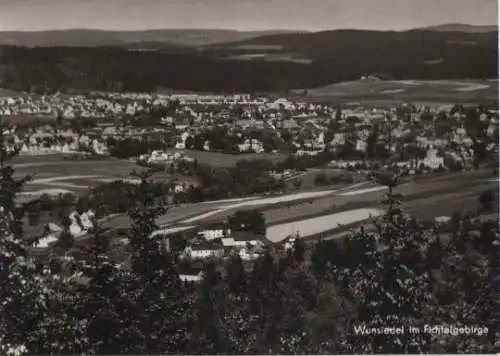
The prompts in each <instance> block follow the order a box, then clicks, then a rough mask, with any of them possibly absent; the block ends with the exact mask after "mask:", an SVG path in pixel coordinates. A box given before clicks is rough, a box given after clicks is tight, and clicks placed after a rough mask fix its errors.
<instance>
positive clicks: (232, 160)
mask: <svg viewBox="0 0 500 356" xmlns="http://www.w3.org/2000/svg"><path fill="white" fill-rule="evenodd" d="M167 152H168V153H174V152H181V153H184V154H186V155H188V156H190V157H193V158H195V159H197V160H198V163H204V164H208V165H210V166H212V167H217V168H226V167H234V166H235V165H236V162H238V161H241V160H244V159H246V160H256V159H267V160H270V161H272V162H274V163H276V162H281V161H284V160H285V159H286V155H285V154H281V153H246V154H240V155H231V154H226V153H219V152H206V151H197V150H182V149H169V150H167Z"/></svg>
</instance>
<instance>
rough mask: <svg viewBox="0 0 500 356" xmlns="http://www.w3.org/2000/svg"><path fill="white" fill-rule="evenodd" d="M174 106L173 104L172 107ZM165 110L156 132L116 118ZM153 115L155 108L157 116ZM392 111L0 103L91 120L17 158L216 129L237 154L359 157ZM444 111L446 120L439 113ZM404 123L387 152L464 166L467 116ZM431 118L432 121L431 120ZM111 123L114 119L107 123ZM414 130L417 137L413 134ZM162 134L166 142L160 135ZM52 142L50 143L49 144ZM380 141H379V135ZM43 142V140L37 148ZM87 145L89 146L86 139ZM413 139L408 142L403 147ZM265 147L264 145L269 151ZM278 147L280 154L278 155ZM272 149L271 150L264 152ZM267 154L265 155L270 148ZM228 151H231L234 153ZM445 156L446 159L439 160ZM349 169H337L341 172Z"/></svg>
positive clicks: (258, 102) (160, 156) (240, 102)
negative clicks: (350, 151)
mask: <svg viewBox="0 0 500 356" xmlns="http://www.w3.org/2000/svg"><path fill="white" fill-rule="evenodd" d="M172 103H175V105H172ZM167 107H169V108H172V107H173V109H172V110H168V113H167V111H165V110H163V111H162V110H159V112H165V115H166V116H165V117H163V118H162V119H161V121H160V123H158V124H155V125H154V127H142V128H137V127H134V126H133V125H131V124H130V123H125V122H123V123H122V124H119V123H120V121H119V120H118V121H116V120H114V119H120V118H123V117H125V116H133V117H134V116H135V117H141V116H140V115H139V113H148V112H152V111H153V110H154V109H155V108H156V109H158V108H160V109H161V108H163V109H166V108H167ZM157 111H158V110H157ZM396 111H397V110H396V109H392V110H389V111H388V110H385V109H376V108H372V109H368V108H365V107H354V108H342V110H340V109H338V108H336V107H334V106H333V105H326V104H312V103H305V102H297V101H293V100H290V99H287V98H271V97H257V98H255V97H251V96H250V95H247V94H236V95H199V94H169V95H162V94H154V95H153V94H140V93H91V94H89V95H87V96H83V95H80V96H76V95H75V96H70V95H53V96H50V97H44V96H39V97H30V96H27V97H15V98H5V99H0V115H6V116H9V115H18V114H25V115H38V116H41V115H53V116H58V115H62V117H63V118H66V119H75V120H76V119H77V118H94V119H96V121H97V123H98V125H97V127H95V128H92V129H88V130H86V131H91V132H85V133H84V136H88V137H93V139H92V142H83V141H85V140H86V139H85V138H82V137H80V136H81V134H82V133H81V132H80V133H75V132H71V133H68V132H65V131H62V132H58V133H57V136H58V137H63V138H65V139H68V142H53V139H52V138H53V136H54V133H53V132H51V129H47V128H39V129H37V131H36V132H29V133H27V134H26V136H25V137H23V138H19V141H23V144H22V152H23V154H43V153H48V152H50V153H57V152H62V153H66V152H73V151H77V150H78V146H81V145H83V146H85V147H87V150H89V149H90V151H95V152H96V153H98V154H104V153H105V152H106V151H107V148H106V147H105V145H106V139H107V138H110V137H111V138H114V139H115V140H122V139H127V138H138V139H144V138H150V137H161V138H162V140H164V141H165V145H166V147H176V148H179V149H185V148H189V147H187V146H189V145H188V144H187V143H188V141H192V140H193V137H195V136H196V135H197V134H200V133H203V132H207V131H210V130H212V129H214V128H215V127H225V128H226V132H227V133H226V135H227V136H228V137H229V136H231V137H234V142H237V144H236V149H237V151H239V152H241V153H248V152H255V153H262V152H264V151H265V150H266V145H265V143H264V142H262V138H260V139H258V138H256V137H255V136H256V135H255V132H261V133H265V134H266V136H267V137H272V138H274V139H276V140H278V141H282V142H283V144H284V145H283V147H286V149H288V150H289V151H290V152H294V153H295V154H296V155H298V156H301V155H302V156H303V155H317V154H319V153H320V152H324V151H325V150H327V151H330V152H342V149H343V147H344V146H345V145H346V142H349V143H351V144H352V145H353V146H354V149H355V150H356V151H357V152H361V153H363V152H366V151H367V148H368V145H367V139H368V137H369V136H370V134H371V133H372V132H373V130H374V127H375V125H379V124H383V123H384V122H385V121H386V119H387V115H388V114H391V115H393V116H394V115H396V114H397V113H396ZM443 113H444V119H443V115H442V114H443ZM403 117H404V119H401V120H399V121H398V122H397V123H396V124H395V125H394V127H393V129H392V135H393V138H394V141H393V143H392V147H388V149H390V150H391V151H392V152H398V151H404V150H405V148H406V146H407V145H408V144H411V145H416V146H418V147H419V148H421V149H424V150H426V151H427V154H426V157H419V160H418V162H417V163H416V164H417V166H425V167H427V168H429V169H437V168H438V167H441V166H444V165H445V164H446V162H447V161H450V160H451V161H454V160H455V161H470V160H471V157H472V155H473V153H472V151H473V142H472V140H471V138H470V137H468V135H467V130H466V129H465V125H464V121H465V115H464V114H463V113H461V112H460V111H455V112H452V111H451V107H444V106H443V107H438V106H436V107H434V108H429V107H423V106H421V107H416V106H412V107H409V106H407V107H406V111H405V114H404V115H403ZM429 118H430V120H429ZM110 119H113V120H114V121H113V120H111V121H113V122H110ZM479 119H480V121H481V122H482V123H485V125H486V126H487V129H486V131H487V134H488V136H489V137H490V138H491V140H492V141H494V136H495V134H496V132H498V131H497V130H498V111H496V110H489V111H484V112H482V113H481V114H480V116H479ZM443 120H444V121H449V122H447V123H445V125H447V126H448V127H447V131H446V133H445V134H441V135H437V134H436V132H437V130H436V125H441V124H443V122H442V121H443ZM415 128H418V129H417V132H416V133H415ZM167 136H168V139H166V137H167ZM51 137H52V138H51ZM380 139H381V140H383V139H385V137H384V133H382V135H381V137H380ZM42 141H43V142H42ZM87 141H88V140H87ZM409 141H412V142H409ZM202 146H203V147H202V148H203V149H204V150H206V151H211V150H212V147H214V145H213V143H212V142H210V140H209V139H208V140H206V141H204V142H203V145H202ZM268 146H269V145H268ZM494 146H495V145H494V143H492V142H491V143H490V144H489V147H488V150H492V149H495V147H494ZM283 147H280V149H284V148H283ZM269 149H271V150H273V148H272V147H271V148H269ZM269 149H268V150H269ZM233 153H234V152H233ZM445 158H446V159H445ZM146 159H147V160H150V161H158V160H159V161H164V160H166V161H168V160H171V159H172V158H171V157H170V156H169V155H167V154H165V153H160V152H156V153H153V154H151V155H150V157H149V158H146ZM399 164H400V165H401V166H405V167H406V166H408V167H409V166H411V165H412V164H415V162H400V163H399ZM349 165H350V163H347V162H346V163H339V164H338V166H339V168H344V166H345V167H348V166H349Z"/></svg>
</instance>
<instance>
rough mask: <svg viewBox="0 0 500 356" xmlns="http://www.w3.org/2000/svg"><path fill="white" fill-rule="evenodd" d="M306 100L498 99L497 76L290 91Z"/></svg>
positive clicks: (359, 102)
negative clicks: (494, 77) (479, 78)
mask: <svg viewBox="0 0 500 356" xmlns="http://www.w3.org/2000/svg"><path fill="white" fill-rule="evenodd" d="M294 96H297V97H298V98H299V97H300V98H301V99H303V100H310V101H325V100H326V101H332V100H334V101H340V102H343V103H345V104H346V105H375V106H380V107H385V106H393V105H395V104H398V103H401V102H412V103H417V104H425V105H443V104H455V103H491V102H496V101H498V80H496V79H492V80H432V81H428V80H394V81H383V80H381V81H372V80H358V81H352V82H343V83H338V84H333V85H328V86H325V87H320V88H315V89H308V90H307V95H304V91H303V90H296V91H294Z"/></svg>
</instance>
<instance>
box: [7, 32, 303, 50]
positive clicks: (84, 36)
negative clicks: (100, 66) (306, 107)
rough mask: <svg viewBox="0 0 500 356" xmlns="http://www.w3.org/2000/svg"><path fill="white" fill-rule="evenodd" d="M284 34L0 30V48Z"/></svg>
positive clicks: (175, 42)
mask: <svg viewBox="0 0 500 356" xmlns="http://www.w3.org/2000/svg"><path fill="white" fill-rule="evenodd" d="M297 32H300V31H297ZM286 33H294V31H287V30H270V31H236V30H212V29H210V30H209V29H207V30H203V29H178V30H177V29H175V30H144V31H107V30H93V29H68V30H50V31H36V32H28V31H3V32H0V45H9V46H20V47H103V46H128V45H133V46H137V45H138V44H140V43H157V44H163V45H172V46H189V47H197V46H206V45H213V44H217V43H229V42H238V41H244V40H248V39H251V38H255V37H261V36H266V35H276V34H286Z"/></svg>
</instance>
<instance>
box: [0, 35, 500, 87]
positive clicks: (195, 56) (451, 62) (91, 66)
mask: <svg viewBox="0 0 500 356" xmlns="http://www.w3.org/2000/svg"><path fill="white" fill-rule="evenodd" d="M80 34H81V33H80ZM164 36H167V35H164ZM183 36H186V33H184V34H183ZM193 36H194V35H193ZM160 37H161V36H160V35H157V36H156V37H154V36H153V35H151V41H153V40H154V39H156V40H161V39H163V40H165V39H166V38H167V37H161V38H160ZM130 38H132V37H129V41H132V40H131V39H130ZM141 38H142V39H144V38H145V37H144V36H143V37H141ZM183 38H184V39H185V38H187V37H183ZM193 38H194V37H193ZM218 38H219V39H221V38H222V37H221V36H219V37H218ZM227 38H228V37H226V39H227ZM209 40H214V38H212V39H205V41H209ZM75 41H76V42H78V41H80V42H78V43H82V42H83V41H84V36H83V35H82V36H81V37H75ZM100 41H101V43H103V46H104V44H106V45H107V46H110V43H111V42H112V37H110V36H103V37H102V38H101V39H100ZM183 41H184V42H183V43H184V44H185V43H187V40H183ZM193 41H195V40H193ZM76 42H75V43H76ZM172 42H173V41H171V42H170V44H169V45H165V46H164V48H162V49H160V50H157V51H138V50H134V51H131V47H135V49H141V48H140V47H141V46H142V45H141V44H140V43H139V42H136V43H135V44H130V45H127V48H120V46H118V47H116V46H113V47H114V48H110V47H108V48H105V47H87V48H83V47H81V48H75V47H59V48H19V47H17V48H16V47H7V46H4V47H3V48H0V87H4V88H8V89H15V90H34V89H36V90H40V89H41V88H42V87H47V88H48V89H51V90H65V89H70V88H72V89H75V88H76V89H99V90H122V89H123V90H133V91H155V90H156V89H157V88H158V87H164V88H171V89H174V90H194V91H216V92H221V91H224V92H232V91H245V92H257V91H278V92H282V93H283V92H286V91H288V90H290V89H299V88H315V87H320V86H324V85H328V84H333V83H338V82H343V81H351V80H357V79H359V78H360V77H362V76H367V75H376V76H378V77H380V78H382V79H389V80H402V79H408V78H411V79H426V80H436V79H464V78H476V79H485V78H497V77H498V45H497V43H498V41H497V32H492V33H457V32H436V31H428V30H427V31H406V32H377V31H354V30H339V31H325V32H317V33H287V34H273V35H266V36H260V37H256V38H251V39H246V40H244V41H238V42H235V43H224V44H215V45H213V44H212V45H209V46H204V47H202V48H201V50H200V47H193V46H183V47H175V45H174V44H172ZM130 43H132V42H130ZM144 43H145V42H143V44H144ZM154 43H158V42H150V43H149V45H148V46H154ZM163 43H167V42H163ZM191 43H194V42H191ZM137 47H139V48H137ZM179 48H181V49H180V50H179Z"/></svg>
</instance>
